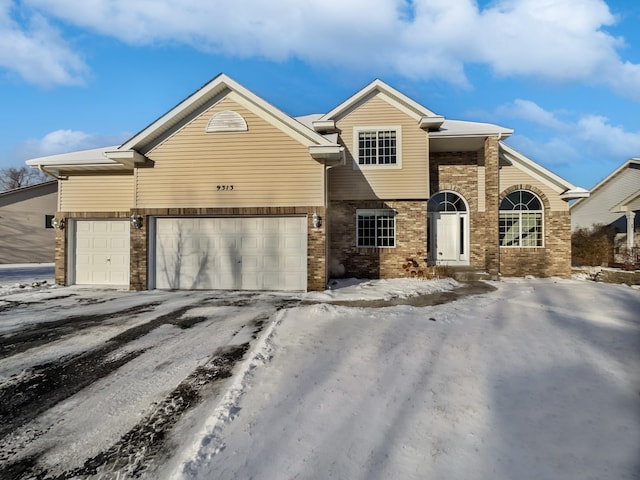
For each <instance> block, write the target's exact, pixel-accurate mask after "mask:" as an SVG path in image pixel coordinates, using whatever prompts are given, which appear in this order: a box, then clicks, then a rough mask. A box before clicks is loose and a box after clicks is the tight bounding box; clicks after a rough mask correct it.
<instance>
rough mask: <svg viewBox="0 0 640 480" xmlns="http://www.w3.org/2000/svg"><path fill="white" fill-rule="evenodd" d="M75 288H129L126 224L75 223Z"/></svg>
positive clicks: (127, 223) (127, 230)
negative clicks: (106, 286)
mask: <svg viewBox="0 0 640 480" xmlns="http://www.w3.org/2000/svg"><path fill="white" fill-rule="evenodd" d="M74 224H75V239H74V242H75V257H74V261H75V270H74V272H75V280H74V283H76V284H78V285H129V243H130V241H129V221H128V220H76V221H75V222H74Z"/></svg>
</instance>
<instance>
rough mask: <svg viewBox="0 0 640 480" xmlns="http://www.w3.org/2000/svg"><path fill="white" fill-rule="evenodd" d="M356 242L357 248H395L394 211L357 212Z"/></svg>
mask: <svg viewBox="0 0 640 480" xmlns="http://www.w3.org/2000/svg"><path fill="white" fill-rule="evenodd" d="M356 217H357V228H356V239H357V240H356V242H357V245H358V247H362V248H366V247H383V248H391V247H395V246H396V212H395V210H357V211H356Z"/></svg>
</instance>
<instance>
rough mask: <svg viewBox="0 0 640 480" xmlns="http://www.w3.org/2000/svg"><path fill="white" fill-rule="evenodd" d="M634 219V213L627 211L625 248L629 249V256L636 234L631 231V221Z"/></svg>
mask: <svg viewBox="0 0 640 480" xmlns="http://www.w3.org/2000/svg"><path fill="white" fill-rule="evenodd" d="M635 218H636V212H634V211H632V210H629V211H628V212H627V248H628V249H629V254H631V249H632V248H633V247H634V243H635V242H634V240H635V237H636V232H635V231H634V230H633V221H634V220H635Z"/></svg>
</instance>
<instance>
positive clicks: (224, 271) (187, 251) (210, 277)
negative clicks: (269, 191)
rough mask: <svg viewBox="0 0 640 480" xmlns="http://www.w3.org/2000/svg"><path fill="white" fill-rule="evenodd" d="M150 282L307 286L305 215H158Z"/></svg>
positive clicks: (214, 286) (193, 285)
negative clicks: (174, 216) (153, 276)
mask: <svg viewBox="0 0 640 480" xmlns="http://www.w3.org/2000/svg"><path fill="white" fill-rule="evenodd" d="M155 248H156V256H155V258H156V263H155V270H156V272H155V282H156V283H155V287H156V288H169V289H189V290H191V289H193V290H197V289H224V290H306V288H307V219H306V217H233V218H229V217H227V218H158V219H156V247H155Z"/></svg>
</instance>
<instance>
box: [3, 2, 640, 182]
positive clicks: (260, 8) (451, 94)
mask: <svg viewBox="0 0 640 480" xmlns="http://www.w3.org/2000/svg"><path fill="white" fill-rule="evenodd" d="M639 25H640V1H638V0H607V1H604V0H497V1H474V0H305V1H301V0H269V1H267V0H240V1H236V2H229V1H218V0H210V1H205V0H154V1H153V2H149V1H145V0H83V1H82V2H78V0H0V123H1V125H2V129H1V131H0V168H4V167H10V166H16V167H19V166H22V165H23V162H24V160H26V159H28V158H33V157H38V156H43V155H49V154H54V153H62V152H66V151H73V150H81V149H85V148H93V147H101V146H108V145H115V144H119V143H121V142H123V141H124V140H126V139H127V138H128V137H129V136H130V135H132V134H134V133H136V132H138V131H139V130H141V129H143V128H144V127H146V126H147V125H148V124H149V123H151V122H152V121H153V120H155V119H156V118H158V117H160V116H161V115H162V114H164V113H165V112H166V111H167V110H169V109H170V108H171V107H173V106H174V105H175V104H177V103H178V102H180V101H181V100H183V99H184V98H185V97H186V96H188V95H189V94H191V93H192V92H193V91H195V90H197V89H198V88H199V87H200V86H202V85H203V84H205V83H206V82H207V81H209V80H210V79H211V78H212V77H214V76H216V75H217V74H218V73H220V72H224V73H226V74H227V75H229V76H231V77H232V78H234V79H235V80H236V81H238V82H240V83H241V84H243V85H244V86H245V87H247V88H249V89H250V90H252V91H253V92H255V93H256V94H258V95H260V96H261V97H263V98H264V99H266V100H268V101H269V102H271V103H272V104H274V105H275V106H277V107H278V108H280V109H281V110H283V111H284V112H286V113H288V114H290V115H293V116H296V115H305V114H309V113H323V112H327V111H329V110H331V109H332V108H333V107H334V106H336V105H337V104H339V103H340V102H342V101H343V100H345V99H346V98H348V97H349V96H350V95H352V94H353V93H355V92H356V91H357V90H358V89H360V88H362V87H363V86H365V85H366V84H368V83H369V82H370V81H371V80H373V79H374V78H380V79H382V80H384V81H385V82H387V83H389V84H390V85H392V86H394V87H395V88H397V89H399V90H400V91H402V92H403V93H405V94H407V95H408V96H410V97H412V98H413V99H414V100H416V101H418V102H419V103H421V104H423V105H424V106H425V107H427V108H429V109H430V110H432V111H435V112H436V113H438V114H440V115H444V116H445V117H446V118H450V119H458V120H472V121H482V122H490V123H496V124H499V125H502V126H505V127H509V128H513V129H514V130H515V133H514V135H513V136H512V137H511V138H509V139H508V140H507V143H509V144H510V145H511V146H513V147H515V148H516V149H518V150H520V151H521V152H522V153H524V154H525V155H527V156H529V157H530V158H532V159H533V160H535V161H537V162H538V163H540V164H542V165H544V166H546V167H547V168H550V169H551V170H552V171H554V172H555V173H557V174H559V175H560V176H562V177H564V178H565V179H567V180H569V181H570V182H572V183H574V184H575V185H577V186H582V187H586V188H589V187H592V186H593V185H595V184H596V183H597V182H598V181H599V180H601V179H602V178H604V177H605V176H606V175H608V174H609V173H610V172H611V171H613V170H614V169H615V168H616V167H618V166H619V165H620V164H622V163H623V162H624V161H625V160H627V159H628V158H630V157H634V156H635V157H638V156H640V28H639V27H638V26H639Z"/></svg>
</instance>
